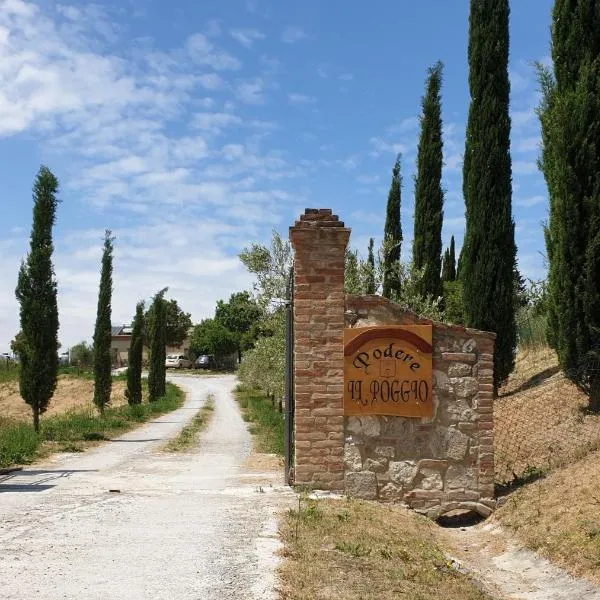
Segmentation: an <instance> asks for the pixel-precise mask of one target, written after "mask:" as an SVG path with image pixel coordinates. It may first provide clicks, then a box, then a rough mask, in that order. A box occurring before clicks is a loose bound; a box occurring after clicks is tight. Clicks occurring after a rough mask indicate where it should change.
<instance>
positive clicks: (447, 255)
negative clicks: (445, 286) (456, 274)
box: [442, 248, 454, 282]
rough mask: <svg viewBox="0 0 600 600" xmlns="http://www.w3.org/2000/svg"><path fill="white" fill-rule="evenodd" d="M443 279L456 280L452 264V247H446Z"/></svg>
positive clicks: (445, 280)
mask: <svg viewBox="0 0 600 600" xmlns="http://www.w3.org/2000/svg"><path fill="white" fill-rule="evenodd" d="M442 281H443V282H447V281H454V280H453V279H452V266H451V265H450V249H449V248H446V251H445V252H444V260H443V261H442Z"/></svg>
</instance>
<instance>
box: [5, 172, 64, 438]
mask: <svg viewBox="0 0 600 600" xmlns="http://www.w3.org/2000/svg"><path fill="white" fill-rule="evenodd" d="M57 192H58V180H57V179H56V177H54V175H53V174H52V173H51V172H50V170H49V169H48V168H47V167H43V166H42V167H40V170H39V172H38V174H37V177H36V180H35V183H34V186H33V200H34V207H33V226H32V229H31V237H30V250H29V254H28V255H27V257H26V259H25V260H24V261H23V262H22V263H21V269H20V270H19V279H18V283H17V289H16V291H15V294H16V297H17V300H18V301H19V304H20V318H21V333H22V336H23V337H22V340H21V343H19V344H18V350H19V358H20V361H21V370H20V391H21V396H22V397H23V399H24V400H25V402H27V404H29V406H31V410H32V413H33V425H34V429H35V430H36V431H39V418H40V414H43V413H44V412H45V411H46V409H47V408H48V404H49V402H50V398H52V395H53V394H54V390H55V389H56V378H57V371H58V348H59V345H58V306H57V301H56V279H55V277H54V269H53V266H52V253H53V251H54V244H53V242H52V228H53V226H54V223H55V220H56V207H57V205H58V200H57V198H56V194H57Z"/></svg>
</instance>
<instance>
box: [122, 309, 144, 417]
mask: <svg viewBox="0 0 600 600" xmlns="http://www.w3.org/2000/svg"><path fill="white" fill-rule="evenodd" d="M143 350H144V303H143V302H138V304H137V306H136V307H135V319H134V320H133V330H132V332H131V345H130V346H129V353H128V360H127V390H126V391H125V396H126V397H127V402H128V403H129V404H130V405H134V404H141V403H142V354H143Z"/></svg>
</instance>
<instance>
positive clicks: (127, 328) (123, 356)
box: [110, 325, 192, 367]
mask: <svg viewBox="0 0 600 600" xmlns="http://www.w3.org/2000/svg"><path fill="white" fill-rule="evenodd" d="M132 329H133V328H132V326H131V325H119V326H114V325H113V327H112V330H111V338H110V354H111V360H112V364H113V366H116V367H124V366H126V365H127V358H128V355H129V346H130V345H131V332H132ZM191 333H192V330H191V329H190V330H189V331H188V336H187V337H186V339H185V340H183V344H181V346H179V347H175V346H167V348H166V352H167V354H185V355H186V356H189V350H190V335H191ZM142 360H143V361H144V362H146V361H147V360H148V348H146V346H144V349H143V351H142Z"/></svg>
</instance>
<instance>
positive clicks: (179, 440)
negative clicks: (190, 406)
mask: <svg viewBox="0 0 600 600" xmlns="http://www.w3.org/2000/svg"><path fill="white" fill-rule="evenodd" d="M214 409H215V402H214V397H213V396H208V398H207V399H206V403H205V404H204V406H203V407H202V408H200V410H199V411H198V412H197V413H196V415H195V416H194V418H193V419H192V422H191V423H190V424H189V425H186V426H185V427H184V428H183V429H182V430H181V431H180V432H179V435H178V436H177V437H176V438H173V439H172V440H171V441H170V442H169V443H168V444H167V445H166V447H165V450H166V451H167V452H180V451H181V450H185V449H186V448H189V447H190V446H193V445H194V444H195V443H196V440H197V438H198V435H199V434H200V432H201V431H202V430H203V429H204V428H205V427H206V425H207V424H208V420H209V418H210V414H211V413H212V412H213V411H214Z"/></svg>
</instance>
